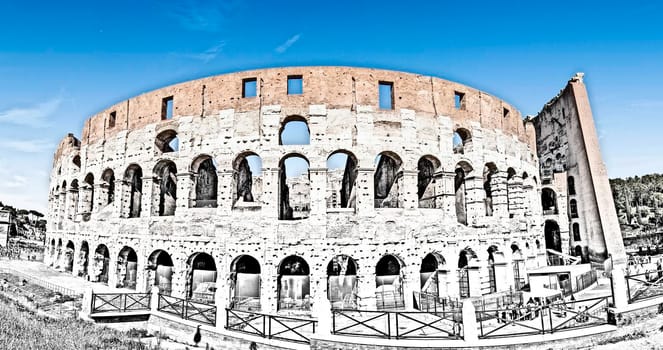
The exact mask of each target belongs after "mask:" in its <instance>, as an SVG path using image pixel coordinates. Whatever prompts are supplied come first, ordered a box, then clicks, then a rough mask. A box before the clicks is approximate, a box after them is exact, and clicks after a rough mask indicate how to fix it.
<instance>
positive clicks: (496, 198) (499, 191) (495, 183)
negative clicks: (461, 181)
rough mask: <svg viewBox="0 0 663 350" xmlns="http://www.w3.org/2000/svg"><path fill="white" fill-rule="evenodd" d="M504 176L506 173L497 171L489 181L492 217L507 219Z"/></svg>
mask: <svg viewBox="0 0 663 350" xmlns="http://www.w3.org/2000/svg"><path fill="white" fill-rule="evenodd" d="M506 176H507V173H506V172H504V171H498V172H496V173H494V174H493V176H492V177H491V180H490V187H491V192H492V197H493V216H495V217H498V218H508V217H509V210H508V198H507V183H506Z"/></svg>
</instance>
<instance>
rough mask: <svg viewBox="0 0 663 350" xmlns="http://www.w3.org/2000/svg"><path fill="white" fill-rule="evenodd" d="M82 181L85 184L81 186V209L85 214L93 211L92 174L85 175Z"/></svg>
mask: <svg viewBox="0 0 663 350" xmlns="http://www.w3.org/2000/svg"><path fill="white" fill-rule="evenodd" d="M83 182H84V183H85V185H84V187H83V189H84V190H83V198H82V203H83V206H82V210H83V213H85V214H87V213H92V211H94V175H92V173H88V174H87V175H85V179H84V180H83Z"/></svg>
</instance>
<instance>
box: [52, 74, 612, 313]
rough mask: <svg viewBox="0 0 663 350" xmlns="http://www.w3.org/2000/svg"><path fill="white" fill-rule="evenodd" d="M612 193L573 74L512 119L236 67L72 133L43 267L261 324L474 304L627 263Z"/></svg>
mask: <svg viewBox="0 0 663 350" xmlns="http://www.w3.org/2000/svg"><path fill="white" fill-rule="evenodd" d="M606 186H609V185H608V182H607V175H606V171H605V166H604V165H603V161H602V159H601V155H600V152H599V148H598V140H597V138H596V130H595V127H594V124H593V118H592V115H591V109H590V108H589V100H588V98H587V92H586V89H585V86H584V84H583V80H582V75H580V74H578V75H576V76H574V77H573V78H572V79H571V80H570V81H569V82H568V84H567V86H566V87H565V88H564V89H563V90H562V92H560V94H559V95H558V96H557V97H555V98H554V99H552V100H551V101H550V102H549V103H547V104H546V105H545V106H544V107H543V109H542V111H541V112H540V113H539V115H537V116H535V117H527V118H523V117H522V116H521V114H520V112H519V111H518V110H517V109H516V108H514V106H512V105H511V104H509V103H507V102H505V101H503V100H501V99H499V98H497V97H495V96H492V95H490V94H487V93H485V92H482V91H479V90H477V89H474V88H471V87H468V86H465V85H462V84H458V83H455V82H451V81H447V80H443V79H440V78H436V77H430V76H423V75H418V74H410V73H402V72H394V71H386V70H378V69H366V68H348V67H288V68H274V69H261V70H253V71H244V72H237V73H232V74H224V75H219V76H212V77H208V78H203V79H199V80H193V81H188V82H184V83H180V84H177V85H173V86H169V87H165V88H162V89H159V90H155V91H151V92H148V93H144V94H142V95H139V96H136V97H133V98H130V99H128V100H126V101H122V102H120V103H117V104H115V105H113V106H111V107H109V108H106V109H105V110H103V111H101V112H99V113H98V114H96V115H94V116H92V117H90V118H89V119H87V121H86V122H85V125H84V127H83V130H82V134H81V137H80V139H78V138H76V137H75V136H73V134H69V135H68V136H66V137H65V138H64V139H63V140H62V141H61V143H60V144H59V146H58V148H57V150H56V152H55V156H54V161H53V168H52V173H51V183H50V194H49V210H48V219H49V228H48V234H47V241H46V242H47V243H46V244H47V253H48V254H47V257H46V263H47V264H49V265H51V266H53V268H55V269H59V270H62V271H67V272H71V273H72V274H74V275H76V276H80V278H84V279H87V280H89V281H93V282H98V283H101V284H107V285H109V286H112V287H120V288H129V289H135V290H137V291H149V290H150V289H152V288H153V287H154V286H156V287H158V288H159V291H160V292H161V293H164V294H168V295H172V296H177V297H181V298H187V299H195V300H198V301H200V302H211V301H214V299H215V297H216V298H217V300H216V301H215V302H216V304H217V305H224V306H225V307H228V308H238V309H245V310H261V311H262V312H265V313H281V314H307V313H309V314H310V312H311V311H310V310H311V305H312V304H314V302H315V300H318V299H319V298H326V299H328V300H329V302H330V303H331V305H332V306H338V307H344V308H348V307H354V308H357V307H360V308H366V309H394V308H396V309H397V308H412V307H415V306H416V305H413V304H415V303H416V298H413V295H416V294H417V293H420V292H425V293H432V294H435V295H438V296H441V297H448V298H474V297H480V296H484V295H487V294H493V293H501V292H505V291H509V290H518V289H520V288H521V287H522V286H523V285H524V284H525V283H527V280H526V278H527V271H528V270H533V269H536V268H538V267H542V266H546V265H554V264H563V263H564V262H565V261H569V260H574V259H576V260H582V261H583V262H590V261H591V262H594V263H600V262H603V261H605V260H606V259H607V258H608V257H610V258H611V259H610V260H611V261H612V262H613V263H620V262H623V255H624V252H623V246H622V244H621V239H611V238H616V237H620V232H619V226H618V223H617V218H616V214H615V212H614V204H612V199H611V198H609V197H610V189H609V187H606ZM611 210H612V212H611ZM217 289H218V290H219V292H215V291H216V290H217ZM219 298H221V299H222V300H218V299H219Z"/></svg>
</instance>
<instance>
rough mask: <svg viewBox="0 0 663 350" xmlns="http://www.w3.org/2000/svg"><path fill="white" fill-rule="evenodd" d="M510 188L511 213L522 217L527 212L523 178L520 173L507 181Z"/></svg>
mask: <svg viewBox="0 0 663 350" xmlns="http://www.w3.org/2000/svg"><path fill="white" fill-rule="evenodd" d="M507 186H508V190H509V214H513V216H516V217H521V216H523V215H524V213H525V209H524V200H525V197H524V195H525V194H524V192H523V178H522V177H521V176H520V175H514V176H512V177H511V179H510V180H509V182H508V183H507Z"/></svg>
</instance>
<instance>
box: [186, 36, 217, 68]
mask: <svg viewBox="0 0 663 350" xmlns="http://www.w3.org/2000/svg"><path fill="white" fill-rule="evenodd" d="M224 46H226V42H225V41H219V42H218V43H217V44H216V45H214V46H212V47H210V48H209V49H207V50H205V51H203V52H200V53H193V54H185V55H184V56H185V57H189V58H193V59H196V60H200V61H203V62H204V63H207V62H209V61H211V60H213V59H215V58H216V57H217V56H218V55H219V54H220V53H221V52H222V51H223V47H224Z"/></svg>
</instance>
